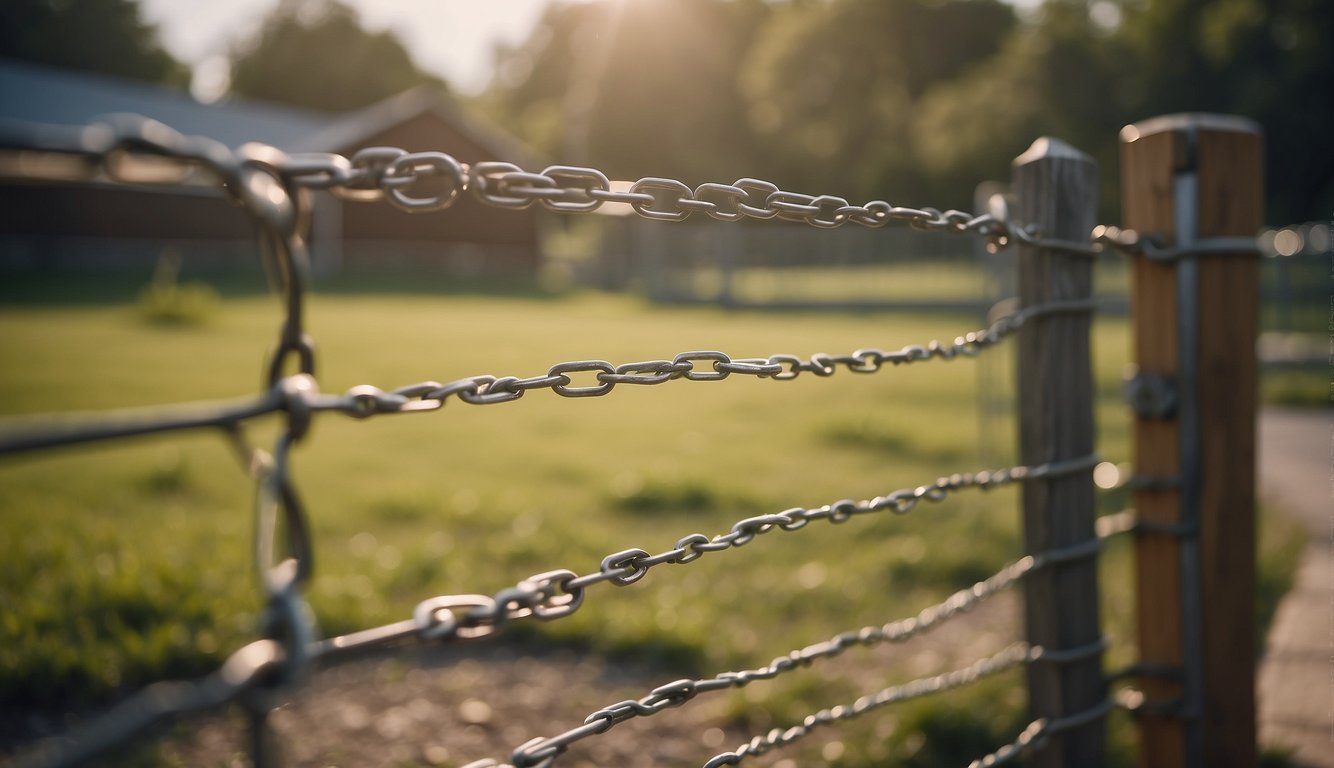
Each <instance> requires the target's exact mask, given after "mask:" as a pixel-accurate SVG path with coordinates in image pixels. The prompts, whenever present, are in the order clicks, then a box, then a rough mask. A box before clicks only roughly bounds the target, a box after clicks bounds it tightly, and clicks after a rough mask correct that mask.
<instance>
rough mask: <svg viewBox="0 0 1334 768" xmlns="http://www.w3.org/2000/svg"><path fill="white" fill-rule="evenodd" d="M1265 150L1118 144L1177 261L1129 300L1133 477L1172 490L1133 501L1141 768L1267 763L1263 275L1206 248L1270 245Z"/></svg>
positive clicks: (1126, 138) (1180, 136)
mask: <svg viewBox="0 0 1334 768" xmlns="http://www.w3.org/2000/svg"><path fill="white" fill-rule="evenodd" d="M1261 150H1262V141H1261V138H1260V131H1259V128H1258V127H1257V126H1256V125H1255V124H1253V123H1251V122H1250V121H1248V120H1243V119H1240V118H1235V117H1225V116H1217V115H1172V116H1168V117H1160V118H1155V119H1152V120H1148V121H1145V122H1142V123H1136V124H1135V125H1131V126H1127V127H1126V128H1124V129H1123V130H1122V132H1121V159H1122V183H1121V189H1122V195H1123V210H1124V217H1125V224H1126V226H1127V227H1129V228H1132V229H1134V230H1135V231H1137V232H1139V233H1141V235H1153V236H1157V237H1161V238H1163V241H1164V243H1165V244H1167V245H1171V246H1175V248H1176V249H1178V250H1179V251H1180V252H1179V253H1178V254H1176V255H1175V257H1173V258H1169V259H1162V260H1153V259H1150V258H1146V257H1143V256H1140V257H1136V258H1135V263H1134V269H1133V282H1132V288H1131V308H1132V314H1133V322H1134V358H1135V361H1136V366H1137V368H1138V372H1137V373H1136V374H1135V377H1134V378H1132V379H1131V381H1130V382H1129V389H1128V391H1129V392H1130V394H1131V404H1132V406H1134V409H1135V411H1136V416H1135V471H1136V474H1137V475H1138V476H1140V477H1141V478H1145V479H1156V480H1159V481H1160V482H1153V483H1146V484H1143V486H1142V487H1141V489H1140V490H1139V491H1137V493H1136V495H1135V507H1136V509H1137V511H1138V515H1139V520H1140V521H1141V528H1140V531H1139V533H1138V535H1137V537H1136V545H1135V549H1136V572H1137V573H1136V575H1137V580H1138V607H1137V613H1138V622H1139V626H1138V635H1139V647H1140V662H1141V664H1142V665H1143V668H1144V670H1145V672H1146V674H1145V676H1144V679H1143V684H1142V691H1143V693H1144V695H1145V697H1146V701H1147V702H1149V703H1151V704H1154V705H1156V706H1154V707H1151V708H1146V711H1145V713H1144V715H1143V716H1142V717H1141V718H1140V726H1139V730H1140V739H1141V745H1140V751H1141V756H1140V764H1141V765H1143V766H1154V768H1173V766H1192V767H1197V766H1233V765H1236V766H1253V765H1255V764H1256V759H1257V758H1256V742H1255V682H1254V676H1255V657H1256V653H1255V651H1256V649H1255V615H1254V610H1255V400H1256V360H1255V340H1256V326H1257V311H1258V310H1257V303H1258V302H1257V275H1258V268H1259V267H1258V259H1257V256H1256V253H1254V251H1253V249H1252V250H1251V251H1250V252H1245V251H1243V252H1237V253H1231V254H1229V253H1225V252H1220V251H1219V249H1217V248H1211V247H1207V246H1208V245H1209V242H1208V241H1210V240H1211V239H1213V242H1214V243H1215V244H1217V243H1218V242H1219V241H1218V240H1217V238H1221V237H1229V236H1254V235H1255V234H1256V232H1257V231H1258V229H1259V227H1260V223H1261V216H1262V194H1263V193H1262V188H1263V174H1262V172H1261V162H1262V161H1261ZM1202 246H1206V247H1202ZM1162 480H1167V481H1168V482H1161V481H1162ZM1169 670H1179V673H1178V674H1162V672H1163V671H1169ZM1320 684H1323V683H1320ZM1164 708H1165V710H1166V711H1165V712H1158V710H1160V709H1164ZM1155 713H1156V714H1155Z"/></svg>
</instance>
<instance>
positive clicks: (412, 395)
mask: <svg viewBox="0 0 1334 768" xmlns="http://www.w3.org/2000/svg"><path fill="white" fill-rule="evenodd" d="M1095 308H1096V303H1095V302H1093V301H1091V300H1084V301H1055V302H1048V303H1044V304H1036V305H1033V306H1030V307H1026V308H1024V309H1022V310H1020V311H1018V312H1015V313H1012V314H1010V315H1006V316H1005V317H1002V318H1000V319H999V320H996V321H995V322H994V323H992V324H991V325H990V326H988V327H986V328H983V329H980V330H977V331H973V332H970V333H966V334H963V335H961V336H957V337H955V339H954V341H953V342H951V343H949V344H944V343H942V342H940V341H935V340H933V341H931V342H928V343H927V344H926V345H919V344H910V345H907V346H904V347H902V348H900V349H897V350H893V351H886V350H882V349H875V348H863V349H858V350H856V351H855V352H853V353H851V354H845V355H828V354H824V353H817V354H814V355H811V356H810V357H809V358H805V359H803V358H801V357H798V356H796V355H790V354H775V355H770V356H769V357H767V358H733V357H731V356H730V355H727V354H726V353H724V352H719V351H717V350H702V351H693V352H682V353H680V354H678V355H675V356H674V357H673V358H672V359H671V360H644V361H640V362H632V363H623V364H620V365H613V364H612V363H610V362H607V361H605V360H575V361H568V362H562V363H557V364H556V365H553V366H551V367H550V368H549V369H548V370H547V373H546V374H545V375H541V376H533V377H531V378H518V377H514V376H503V377H496V376H490V375H482V376H469V377H467V378H463V379H458V380H456V381H452V382H450V383H448V384H441V383H440V382H437V381H426V382H421V383H419V384H411V385H408V386H405V387H399V388H398V389H394V390H391V391H388V392H386V391H384V390H382V389H379V388H378V387H374V386H370V385H360V386H355V387H352V388H350V389H348V390H347V391H346V392H344V393H343V394H341V395H326V394H322V393H320V392H319V391H318V388H317V387H316V386H315V382H314V380H313V379H311V378H310V377H309V376H307V377H306V378H305V379H302V381H303V382H304V384H303V386H302V387H301V389H300V391H299V392H297V393H295V394H294V393H292V392H289V391H288V390H287V389H285V388H286V387H288V385H289V383H290V382H289V380H288V379H279V380H278V381H276V382H275V383H274V385H273V386H272V387H271V388H270V390H269V391H268V392H266V393H264V394H263V395H261V396H260V397H259V398H257V399H255V400H252V401H247V402H241V403H235V404H224V405H214V404H195V405H185V406H178V407H176V408H171V409H164V408H161V407H153V408H143V409H131V410H126V411H120V412H112V413H107V414H103V415H100V416H96V417H91V418H87V419H81V420H80V421H78V422H75V423H68V422H64V421H59V422H52V423H40V422H39V423H38V424H37V425H36V426H34V425H33V422H32V420H31V419H26V418H24V419H10V420H7V421H6V420H0V455H3V454H6V453H18V452H24V451H31V450H36V449H41V448H50V447H56V446H62V445H72V444H77V443H88V442H96V441H101V440H111V439H117V438H122V437H131V436H135V435H146V434H154V433H160V432H168V431H175V430H186V429H199V428H216V427H222V428H232V427H235V426H236V425H238V424H241V423H243V422H245V421H248V420H250V419H254V418H258V417H260V416H264V415H267V414H270V413H274V412H277V411H284V410H289V411H290V410H291V409H292V408H300V409H303V410H308V411H310V412H312V413H318V412H324V411H337V412H341V413H344V414H348V415H351V416H354V417H357V418H366V417H368V416H373V415H377V414H388V413H413V412H420V411H434V410H438V409H440V408H442V407H444V404H445V402H446V401H447V400H448V398H450V397H451V396H453V397H454V398H456V399H457V400H459V401H461V402H464V403H468V404H470V405H491V404H495V403H507V402H511V401H513V400H518V399H519V398H520V397H523V395H524V393H525V392H528V391H529V390H533V389H550V390H551V391H553V392H555V393H556V394H558V395H561V396H563V397H598V396H602V395H606V394H609V393H610V392H611V390H612V389H613V388H614V387H615V386H616V385H617V384H634V385H652V384H665V383H666V382H669V381H676V380H678V379H686V380H688V381H720V380H722V379H726V378H727V377H728V376H731V375H732V374H738V375H743V376H754V377H756V378H762V379H772V380H774V381H790V380H792V379H795V378H797V376H799V375H800V374H802V373H810V374H812V375H814V376H817V377H820V378H827V377H829V376H832V375H834V373H835V372H837V370H838V366H840V365H841V366H844V367H846V368H847V370H849V371H850V372H852V373H876V372H878V371H880V370H881V369H882V368H884V367H886V366H899V365H907V364H910V363H916V362H922V361H927V360H933V359H934V360H953V359H955V358H956V357H976V356H977V355H978V354H980V353H981V352H982V351H983V350H985V349H987V348H988V347H991V346H994V345H996V344H999V343H1000V342H1001V341H1003V340H1004V339H1006V338H1007V337H1009V336H1011V335H1013V334H1014V333H1016V332H1017V331H1018V330H1019V329H1020V328H1022V327H1023V326H1024V325H1025V324H1026V323H1028V322H1029V321H1031V320H1034V319H1037V318H1040V317H1046V316H1049V315H1054V314H1062V313H1071V312H1089V311H1092V310H1094V309H1095ZM306 349H308V350H311V349H313V346H312V345H306ZM280 359H281V358H280V357H279V358H275V362H279V361H280ZM575 373H591V374H593V376H592V378H593V379H594V380H596V382H597V383H596V384H593V385H586V386H577V385H575V383H574V379H573V378H572V377H571V374H575ZM298 375H302V374H298ZM289 378H293V377H289ZM293 398H297V399H296V400H294V399H293Z"/></svg>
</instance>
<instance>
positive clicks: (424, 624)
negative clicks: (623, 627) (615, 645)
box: [314, 455, 1099, 656]
mask: <svg viewBox="0 0 1334 768" xmlns="http://www.w3.org/2000/svg"><path fill="white" fill-rule="evenodd" d="M1098 461H1099V459H1098V457H1097V456H1094V455H1090V456H1085V457H1081V458H1078V459H1070V460H1067V461H1060V462H1051V463H1049V464H1042V465H1038V466H1033V467H1024V466H1018V467H1008V468H1005V469H998V470H994V471H984V472H970V473H959V474H954V475H948V476H944V477H939V478H937V479H936V481H935V482H933V483H930V484H928V485H920V486H916V487H914V488H903V489H900V490H897V491H893V492H891V493H888V494H886V495H884V496H877V497H875V498H873V499H868V500H864V501H853V500H851V499H843V500H841V501H837V502H834V503H833V504H826V505H824V506H822V507H816V508H814V509H804V508H801V507H794V508H792V509H788V510H785V511H783V512H781V513H778V514H769V515H759V516H756V517H748V518H745V519H743V520H740V521H738V522H737V523H735V524H734V525H733V526H732V529H731V530H730V531H729V532H727V533H724V534H719V535H717V536H713V537H709V536H706V535H704V534H702V533H692V534H690V535H688V536H684V537H682V538H681V539H679V540H678V541H677V542H676V546H674V547H673V548H671V549H668V550H666V551H663V552H660V553H658V554H656V555H650V554H649V553H648V551H646V550H643V549H638V548H635V549H626V550H622V551H620V552H614V553H612V554H610V555H607V556H606V557H604V558H603V559H602V563H601V566H600V568H599V569H598V570H597V571H596V572H593V573H589V574H585V575H583V576H579V575H576V574H575V573H574V572H573V571H569V570H556V571H547V572H545V573H539V574H536V575H534V576H530V577H528V578H527V579H524V580H523V581H521V582H519V583H518V584H516V585H515V586H513V587H510V588H507V589H504V590H501V591H500V592H498V593H496V595H495V596H493V597H489V596H486V595H476V594H470V595H443V596H440V597H433V598H429V599H427V600H424V601H422V602H421V603H419V604H418V605H417V607H416V608H415V609H414V610H413V618H412V619H411V620H404V621H399V622H395V623H393V624H387V625H384V626H381V627H376V628H372V629H368V630H364V631H362V632H357V633H353V634H349V635H344V636H341V637H334V638H329V639H327V640H324V641H321V642H320V643H318V644H317V651H316V652H315V654H314V655H316V656H328V655H339V654H343V653H349V652H356V651H360V650H363V649H365V648H366V647H370V646H375V645H381V644H385V643H390V642H395V641H398V640H401V639H406V638H410V637H417V638H419V639H422V640H453V639H464V640H467V639H474V638H480V637H487V636H489V635H492V634H494V633H495V632H496V631H498V630H499V628H500V627H501V626H502V625H503V624H504V623H505V622H507V621H514V620H518V619H526V618H530V617H534V618H538V619H543V620H550V619H556V618H562V617H565V616H568V615H570V614H572V613H574V612H575V611H577V610H578V609H579V608H580V606H582V605H583V600H584V590H585V589H587V588H588V587H590V586H594V585H596V584H601V583H603V582H610V583H612V584H614V585H616V586H621V587H623V586H628V585H630V584H634V583H635V582H637V581H639V580H640V579H642V578H643V577H644V576H646V575H647V574H648V572H649V571H650V570H651V569H653V568H655V567H657V566H659V565H664V564H674V565H678V564H679V565H683V564H686V563H692V562H694V561H696V560H698V559H699V558H701V557H703V556H704V555H705V554H707V553H710V552H720V551H724V550H728V549H732V548H735V547H741V546H744V545H746V544H749V543H750V542H752V541H754V540H755V538H756V537H758V536H761V535H763V534H765V533H769V532H771V531H774V530H782V531H796V530H799V529H801V528H804V527H806V525H808V524H809V523H811V522H814V521H817V520H828V521H829V522H831V523H843V522H846V521H848V520H850V519H852V517H853V516H855V515H860V514H870V513H874V512H880V511H883V510H890V511H892V512H893V513H895V514H905V513H907V512H909V511H910V510H912V509H913V508H914V507H916V506H917V504H918V503H920V502H922V501H928V502H941V501H944V500H945V499H946V498H947V497H948V496H949V495H950V494H951V493H952V492H955V491H958V490H962V489H965V488H978V489H983V490H986V489H988V488H994V487H997V486H1001V485H1007V484H1010V483H1015V482H1024V481H1034V480H1047V479H1055V478H1057V477H1064V476H1066V475H1071V474H1076V473H1079V472H1087V471H1089V470H1091V469H1092V468H1093V467H1094V466H1095V465H1096V464H1097V463H1098ZM1048 554H1049V555H1050V553H1048ZM1076 556H1083V555H1082V554H1080V553H1077V552H1076V553H1067V554H1066V555H1065V557H1066V558H1067V559H1069V558H1073V557H1076ZM1020 563H1024V561H1020ZM1037 565H1038V564H1037V563H1028V564H1022V565H1021V564H1016V566H1015V568H1017V569H1021V570H1022V569H1031V568H1033V567H1036V566H1037ZM998 588H999V587H998ZM958 610H962V607H958V608H955V609H953V611H954V612H957V611H958Z"/></svg>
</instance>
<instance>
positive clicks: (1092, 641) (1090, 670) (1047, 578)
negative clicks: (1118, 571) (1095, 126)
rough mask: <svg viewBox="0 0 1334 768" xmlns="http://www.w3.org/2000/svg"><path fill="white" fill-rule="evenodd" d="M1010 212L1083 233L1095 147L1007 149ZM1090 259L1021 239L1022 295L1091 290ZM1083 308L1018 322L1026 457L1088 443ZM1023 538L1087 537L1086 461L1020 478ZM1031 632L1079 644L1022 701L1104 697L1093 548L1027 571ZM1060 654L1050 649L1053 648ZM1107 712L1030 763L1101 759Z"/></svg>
mask: <svg viewBox="0 0 1334 768" xmlns="http://www.w3.org/2000/svg"><path fill="white" fill-rule="evenodd" d="M1013 189H1014V196H1015V204H1016V209H1017V210H1016V211H1015V218H1016V219H1017V220H1019V221H1021V222H1023V223H1025V224H1027V225H1033V226H1036V227H1037V228H1038V230H1039V232H1040V234H1041V235H1042V236H1043V237H1046V238H1050V239H1057V240H1065V241H1069V242H1075V243H1084V242H1088V239H1089V233H1090V232H1091V231H1092V229H1093V223H1094V217H1095V216H1096V214H1097V201H1098V168H1097V165H1096V164H1095V163H1094V161H1093V159H1092V158H1090V157H1089V156H1088V155H1086V154H1084V153H1082V152H1080V151H1078V150H1076V149H1074V148H1073V147H1071V146H1069V145H1067V144H1065V143H1063V142H1061V141H1058V140H1055V139H1049V138H1042V139H1038V140H1037V141H1036V142H1034V143H1033V146H1032V147H1030V148H1029V150H1028V151H1027V152H1025V153H1024V154H1022V155H1020V156H1019V157H1018V158H1016V159H1015V161H1014V169H1013ZM1092 294H1093V260H1092V259H1090V258H1089V256H1088V255H1086V254H1077V253H1070V252H1064V251H1061V250H1058V249H1049V248H1036V247H1028V246H1025V247H1021V248H1020V249H1019V300H1020V305H1021V307H1035V306H1038V305H1042V304H1049V303H1052V302H1067V303H1069V302H1074V303H1075V304H1076V305H1077V304H1078V303H1080V302H1088V301H1090V300H1091V298H1092ZM1089 327H1090V313H1089V312H1087V311H1074V312H1060V313H1052V314H1044V315H1041V316H1039V317H1036V318H1034V319H1031V320H1030V321H1029V322H1028V323H1026V324H1025V325H1024V327H1023V328H1022V329H1021V330H1020V332H1019V343H1018V347H1019V361H1018V365H1017V368H1018V379H1019V381H1018V396H1019V460H1020V461H1021V462H1022V463H1023V464H1026V465H1028V466H1036V465H1041V464H1048V463H1051V462H1060V461H1065V460H1071V459H1081V458H1085V457H1088V456H1090V455H1091V454H1092V453H1093V374H1092V365H1091V361H1090V356H1089ZM1023 508H1024V544H1025V547H1026V548H1027V551H1028V552H1030V553H1033V554H1037V553H1041V552H1044V551H1047V550H1051V549H1054V548H1060V547H1066V546H1071V545H1077V544H1083V543H1086V542H1088V541H1089V540H1090V539H1092V538H1093V537H1094V503H1093V481H1092V476H1091V468H1089V470H1087V471H1080V472H1077V473H1074V474H1066V475H1062V476H1058V477H1053V478H1051V479H1038V480H1030V481H1029V482H1027V483H1025V484H1024V488H1023ZM1024 601H1025V624H1026V630H1027V637H1028V641H1029V642H1030V643H1032V644H1034V645H1040V646H1042V647H1043V648H1044V649H1045V650H1048V651H1056V652H1060V651H1073V650H1084V651H1090V649H1091V652H1087V653H1076V654H1073V655H1072V654H1066V656H1067V658H1066V659H1063V660H1062V661H1060V662H1058V663H1057V662H1038V663H1035V664H1033V665H1031V666H1030V667H1029V673H1028V690H1029V703H1030V707H1031V709H1032V710H1033V714H1034V716H1035V717H1041V718H1046V719H1047V720H1048V721H1049V722H1051V721H1057V720H1061V719H1063V718H1067V717H1071V716H1075V715H1082V714H1088V713H1090V712H1094V711H1096V710H1097V709H1098V708H1099V707H1101V706H1102V705H1103V704H1104V703H1105V701H1106V683H1105V681H1104V679H1103V672H1102V664H1101V653H1099V652H1098V647H1099V643H1100V642H1101V639H1102V631H1101V629H1100V628H1099V625H1098V583H1097V564H1096V562H1095V561H1094V560H1093V559H1092V558H1084V559H1076V560H1071V561H1068V562H1058V563H1053V564H1051V565H1048V566H1047V567H1045V568H1042V569H1039V570H1037V571H1035V572H1034V573H1032V574H1031V575H1030V576H1029V578H1028V579H1026V581H1025V592H1024ZM1056 655H1057V656H1060V654H1059V653H1057V654H1056ZM1104 728H1105V726H1104V719H1103V718H1101V717H1095V718H1093V719H1092V720H1091V722H1088V723H1086V724H1084V725H1080V726H1078V727H1074V728H1071V729H1069V730H1067V731H1065V732H1064V733H1062V734H1061V735H1060V736H1059V737H1056V738H1053V739H1052V741H1051V742H1050V744H1049V746H1048V747H1047V748H1046V749H1043V750H1041V751H1040V752H1039V753H1038V754H1037V755H1036V756H1035V759H1034V761H1033V763H1032V764H1033V765H1035V766H1042V767H1043V768H1057V767H1058V766H1075V765H1078V766H1091V767H1094V768H1096V766H1101V765H1103V764H1104V763H1105V762H1106V738H1105V730H1104Z"/></svg>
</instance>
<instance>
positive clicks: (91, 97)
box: [0, 59, 335, 149]
mask: <svg viewBox="0 0 1334 768" xmlns="http://www.w3.org/2000/svg"><path fill="white" fill-rule="evenodd" d="M116 112H132V113H135V114H139V115H143V116H144V117H150V118H152V119H154V120H157V121H159V122H162V123H166V124H167V125H169V126H171V127H172V128H174V129H176V130H177V131H180V132H181V133H184V134H187V135H198V136H208V137H209V138H212V139H216V140H218V141H220V142H222V143H223V144H226V145H227V146H230V147H235V146H239V145H241V144H244V143H246V142H247V141H260V142H263V143H265V144H271V145H273V146H275V147H278V148H279V149H287V148H290V147H293V146H295V145H296V144H297V143H298V142H300V140H301V139H302V138H303V137H305V136H309V135H311V134H312V133H315V132H316V131H318V130H320V129H321V128H322V127H323V126H325V125H327V124H328V123H329V121H330V120H332V119H335V118H333V117H332V116H330V115H326V114H321V113H319V112H310V111H306V110H299V109H292V108H289V107H283V106H278V105H272V104H263V103H258V102H247V101H241V100H231V101H227V102H221V103H218V104H202V103H200V102H198V101H195V99H194V98H193V97H191V96H190V94H188V93H186V92H184V91H178V90H174V89H170V88H164V87H162V86H157V85H152V84H150V83H141V82H135V81H133V80H124V79H121V78H118V77H108V76H105V75H97V74H90V73H85V72H75V71H70V70H63V69H52V68H49V67H41V66H35V65H32V64H27V63H22V62H17V61H13V60H10V59H0V118H8V119H11V120H19V121H24V122H32V123H51V124H54V125H86V124H88V123H91V122H94V121H95V120H96V119H97V118H98V117H99V116H102V115H107V114H111V113H116Z"/></svg>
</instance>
